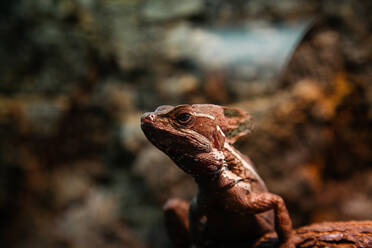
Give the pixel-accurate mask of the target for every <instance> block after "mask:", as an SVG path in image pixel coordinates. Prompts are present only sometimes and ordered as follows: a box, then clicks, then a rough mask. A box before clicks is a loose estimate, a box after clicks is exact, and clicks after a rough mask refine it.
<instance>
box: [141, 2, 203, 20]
mask: <svg viewBox="0 0 372 248" xmlns="http://www.w3.org/2000/svg"><path fill="white" fill-rule="evenodd" d="M202 10H203V1H201V0H187V1H172V0H147V1H146V2H145V4H144V7H143V9H142V16H143V18H145V19H146V20H148V21H150V22H152V21H167V20H170V19H174V18H181V17H187V16H191V15H195V14H198V13H200V12H201V11H202Z"/></svg>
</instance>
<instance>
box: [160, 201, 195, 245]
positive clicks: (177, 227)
mask: <svg viewBox="0 0 372 248" xmlns="http://www.w3.org/2000/svg"><path fill="white" fill-rule="evenodd" d="M189 205H190V204H189V203H188V202H186V201H184V200H181V199H177V198H172V199H169V200H168V201H167V202H166V203H165V204H164V206H163V211H164V215H165V227H166V229H167V232H168V235H169V238H170V240H171V242H172V244H173V246H174V247H177V248H188V247H189V246H190V232H189V220H188V215H189Z"/></svg>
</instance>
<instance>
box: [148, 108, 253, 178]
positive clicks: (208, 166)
mask: <svg viewBox="0 0 372 248" xmlns="http://www.w3.org/2000/svg"><path fill="white" fill-rule="evenodd" d="M141 128H142V130H143V132H144V133H145V135H146V137H147V138H148V139H149V140H150V141H151V142H152V143H153V144H154V145H155V146H156V147H157V148H159V149H160V150H162V151H163V152H165V153H166V154H167V155H168V156H169V157H170V158H172V159H173V160H174V161H175V162H176V163H177V164H178V165H179V166H180V167H181V168H182V169H183V170H185V171H186V172H187V173H190V174H195V173H201V172H203V171H206V172H213V171H216V170H218V169H219V166H220V164H221V163H218V161H217V160H221V156H218V154H220V153H221V151H222V149H223V147H224V145H225V142H227V143H229V144H233V143H234V142H235V141H236V140H237V139H238V138H239V137H241V136H243V135H245V134H247V133H249V132H250V131H251V130H252V128H253V121H252V117H251V116H250V115H249V114H247V113H246V112H244V111H242V110H240V109H235V108H230V107H222V106H218V105H212V104H194V105H186V104H185V105H179V106H175V107H174V106H168V105H167V106H160V107H158V108H157V109H156V110H155V111H154V112H149V113H145V114H143V115H142V117H141ZM202 154H203V155H204V156H203V155H202ZM206 154H210V156H208V155H206ZM222 159H223V158H222ZM196 167H197V168H196Z"/></svg>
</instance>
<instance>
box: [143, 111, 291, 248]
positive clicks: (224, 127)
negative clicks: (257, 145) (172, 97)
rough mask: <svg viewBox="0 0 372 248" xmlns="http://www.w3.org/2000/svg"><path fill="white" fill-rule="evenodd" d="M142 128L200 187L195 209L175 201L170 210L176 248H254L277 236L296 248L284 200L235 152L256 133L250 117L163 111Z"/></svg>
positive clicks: (237, 113) (145, 119) (169, 224)
mask: <svg viewBox="0 0 372 248" xmlns="http://www.w3.org/2000/svg"><path fill="white" fill-rule="evenodd" d="M141 127H142V130H143V132H144V133H145V135H146V137H147V138H148V139H149V140H150V141H151V142H152V143H153V144H154V145H155V146H156V147H157V148H159V149H160V150H161V151H163V152H164V153H166V154H167V155H168V156H169V157H170V158H171V159H172V160H173V161H174V162H175V163H176V164H177V165H178V166H179V167H180V168H181V169H182V170H184V171H185V172H186V173H189V174H191V175H192V176H193V177H194V179H195V181H196V183H197V184H198V194H197V196H196V198H195V199H194V200H193V201H192V202H191V204H189V203H187V202H185V201H183V200H179V199H171V200H169V201H168V202H167V203H166V204H165V206H164V209H165V213H166V223H167V228H168V232H169V234H170V238H171V240H172V241H173V243H174V246H175V247H179V248H181V247H188V246H190V245H191V244H192V245H196V246H197V247H221V246H226V245H228V246H229V247H239V246H240V244H241V245H243V246H244V247H248V246H247V244H249V245H252V244H253V243H254V242H255V241H256V240H257V239H259V238H260V237H262V236H263V235H264V234H267V233H269V232H272V231H274V230H275V231H276V233H277V235H278V237H279V240H280V247H281V248H284V247H288V248H293V247H295V245H294V231H293V229H292V222H291V219H290V217H289V214H288V211H287V209H286V206H285V203H284V201H283V199H282V198H281V197H280V196H278V195H276V194H273V193H270V192H268V190H267V188H266V186H265V183H264V182H263V180H262V179H261V177H260V176H259V175H258V174H257V172H256V170H255V168H254V166H253V164H252V162H251V161H250V160H249V159H248V158H247V157H245V156H244V155H243V154H241V153H240V152H239V151H238V150H236V149H235V148H234V147H233V146H232V144H233V143H234V142H235V141H236V140H237V139H238V138H239V137H241V136H243V135H246V134H248V133H249V132H250V131H251V130H252V128H253V124H252V117H251V116H250V115H249V114H247V113H246V112H244V111H242V110H240V109H235V108H230V107H222V106H217V105H212V104H194V105H179V106H175V107H173V106H160V107H158V108H157V109H156V110H155V111H154V112H149V113H145V114H144V115H143V116H142V118H141Z"/></svg>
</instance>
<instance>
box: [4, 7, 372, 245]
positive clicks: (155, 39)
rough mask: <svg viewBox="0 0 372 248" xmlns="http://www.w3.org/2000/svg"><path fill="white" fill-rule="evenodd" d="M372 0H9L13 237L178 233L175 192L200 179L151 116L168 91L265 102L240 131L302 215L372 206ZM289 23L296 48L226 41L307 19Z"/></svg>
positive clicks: (8, 201)
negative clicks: (149, 134) (172, 152)
mask: <svg viewBox="0 0 372 248" xmlns="http://www.w3.org/2000/svg"><path fill="white" fill-rule="evenodd" d="M370 9H372V6H371V4H370V3H369V1H351V0H344V1H326V2H325V1H305V0H303V1H302V0H301V1H294V0H285V1H271V0H250V1H241V0H234V1H220V0H215V1H210V0H204V1H203V0H189V1H170V0H146V1H145V0H110V1H99V0H66V1H53V0H42V1H27V0H16V1H2V2H1V3H0V13H1V16H2V17H3V18H2V19H1V20H0V31H1V34H3V35H2V38H1V40H0V44H1V45H0V55H1V58H3V59H2V63H1V64H0V216H1V220H2V221H1V236H2V238H1V240H3V243H4V244H5V246H6V247H69V248H70V247H93V248H94V247H134V248H137V247H168V246H169V242H168V240H167V237H166V234H165V231H164V228H163V226H162V213H161V205H162V204H163V203H164V201H165V200H166V199H167V198H169V197H173V196H178V197H183V198H186V199H191V198H192V196H193V195H194V193H195V190H196V188H195V185H194V183H193V181H192V180H191V179H190V177H188V176H187V175H185V174H184V173H182V172H181V171H180V170H179V169H178V168H176V167H175V166H174V165H173V164H172V162H171V161H170V160H169V159H168V158H167V157H165V155H163V154H161V153H160V152H159V151H157V150H156V149H155V148H154V147H152V146H151V145H150V144H149V143H148V142H147V140H146V139H145V137H144V136H143V134H142V132H141V130H140V127H139V117H140V115H141V113H143V112H145V111H149V110H153V109H154V108H155V107H156V106H158V105H161V104H179V103H216V104H232V105H236V106H239V107H242V108H244V109H246V110H247V111H249V112H251V113H252V114H253V116H254V117H255V119H256V127H257V128H256V131H255V132H254V133H253V134H252V135H251V136H249V137H246V138H244V139H242V140H241V141H240V142H239V143H238V145H237V146H238V147H239V148H240V150H241V151H242V152H244V153H246V154H248V155H249V156H250V157H251V158H252V159H253V161H254V162H255V163H256V165H257V167H258V170H259V172H260V174H262V177H263V178H264V179H265V181H266V182H267V184H268V186H269V188H270V190H271V191H273V192H276V193H279V194H280V195H282V196H283V197H284V198H285V199H286V201H287V203H288V206H289V209H290V212H291V215H292V217H293V219H294V222H295V224H296V225H302V224H307V223H310V222H313V221H321V220H346V219H371V218H372V208H371V207H370V206H372V199H371V197H370V196H371V195H372V170H371V160H372V155H371V154H372V153H371V152H370V151H371V148H372V137H371V136H372V134H371V131H370V129H371V122H372V110H371V105H372V86H371V83H370V81H371V80H372V68H371V67H372V63H371V62H372V53H371V51H372V47H371V44H372V36H371V30H372V18H371V15H370V13H369V10H370ZM314 17H315V18H314ZM311 20H313V21H311ZM301 23H302V24H301ZM303 23H305V24H303ZM309 23H310V24H309ZM296 25H297V26H296ZM298 25H300V26H301V25H302V27H303V28H302V29H301V28H296V27H298ZM278 26H280V27H285V28H286V29H285V30H295V32H297V33H296V35H297V37H298V38H299V37H301V36H302V34H303V33H305V35H304V37H303V38H302V39H301V42H300V43H299V45H298V47H297V48H296V50H295V52H294V54H293V56H292V57H291V58H290V59H289V60H288V61H287V60H285V59H286V58H285V56H284V57H283V56H282V55H281V56H279V55H277V56H276V55H275V53H274V55H273V57H270V56H269V57H267V55H266V54H267V53H264V51H263V50H257V49H256V48H255V46H254V44H255V42H254V41H252V40H247V44H250V45H249V46H252V47H253V49H251V50H253V52H254V53H248V52H246V53H244V54H248V55H249V54H251V55H250V56H251V57H250V58H248V59H247V60H243V61H242V60H239V61H238V62H236V61H235V60H234V58H235V57H234V56H237V55H239V49H238V50H237V51H236V47H235V50H233V49H231V50H233V51H234V52H235V54H236V55H234V56H232V57H231V58H232V59H231V60H226V58H225V57H221V54H223V53H222V51H221V50H220V52H219V51H218V49H220V48H221V46H220V44H225V43H223V42H224V40H223V39H222V38H221V36H218V35H217V33H218V34H221V33H223V34H225V33H226V32H225V31H226V30H227V31H230V30H233V31H234V34H236V33H237V32H241V30H243V31H245V32H250V34H252V30H255V32H253V35H251V36H253V37H257V36H259V35H263V36H262V37H268V39H269V40H270V39H271V40H272V42H269V43H267V44H266V46H269V45H270V44H274V43H275V42H277V40H279V39H280V37H284V36H285V35H286V34H288V35H289V34H291V33H290V32H286V31H284V32H281V31H278V30H279V29H278ZM291 27H292V28H291ZM216 30H217V31H221V30H223V31H224V32H215V31H216ZM236 30H238V31H236ZM296 30H297V31H296ZM301 30H302V31H301ZM228 33H229V32H228ZM283 35H284V36H283ZM251 36H244V37H243V38H244V39H248V38H247V37H251ZM270 37H271V38H270ZM273 37H277V38H273ZM286 41H287V40H284V43H286ZM221 42H222V43H221ZM256 43H257V42H256ZM228 44H229V43H228ZM233 44H238V43H233ZM239 44H243V45H242V48H246V47H245V46H244V44H245V43H244V40H243V43H239ZM275 44H276V43H275ZM280 44H283V43H280ZM295 44H296V42H293V45H291V46H293V48H291V47H287V48H286V49H285V50H286V51H287V53H288V55H289V53H290V51H291V49H294V48H295V47H294V45H295ZM222 47H223V46H222ZM212 48H216V49H217V51H215V50H213V49H212ZM228 48H229V47H227V51H229V50H230V49H228ZM281 48H282V47H279V49H281ZM208 49H210V50H208ZM283 50H284V48H283ZM260 51H261V52H260ZM273 51H276V50H273ZM252 54H253V55H252ZM248 55H247V56H248ZM252 56H253V59H252ZM274 57H275V58H277V57H280V58H282V59H281V61H282V62H281V63H282V64H283V65H280V66H277V63H279V62H276V60H275V58H274ZM287 57H288V56H287ZM221 58H222V59H221ZM283 60H284V61H283ZM221 61H222V62H221ZM284 67H285V69H284V70H283V71H282V73H279V69H280V68H284Z"/></svg>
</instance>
